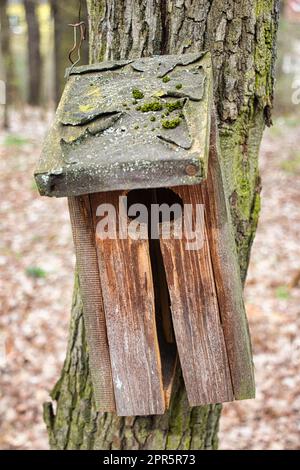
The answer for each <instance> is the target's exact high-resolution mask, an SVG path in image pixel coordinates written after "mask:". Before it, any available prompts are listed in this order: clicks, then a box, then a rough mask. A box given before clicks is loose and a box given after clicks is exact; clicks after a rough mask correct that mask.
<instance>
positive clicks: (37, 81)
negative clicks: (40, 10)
mask: <svg viewBox="0 0 300 470" xmlns="http://www.w3.org/2000/svg"><path fill="white" fill-rule="evenodd" d="M36 6H37V1H36V0H24V7H25V14H26V22H27V31H28V33H27V38H28V39H27V40H28V68H29V70H28V77H29V86H28V103H29V104H30V105H32V106H38V105H39V104H40V100H41V80H42V59H41V52H40V28H39V21H38V16H37V11H36Z"/></svg>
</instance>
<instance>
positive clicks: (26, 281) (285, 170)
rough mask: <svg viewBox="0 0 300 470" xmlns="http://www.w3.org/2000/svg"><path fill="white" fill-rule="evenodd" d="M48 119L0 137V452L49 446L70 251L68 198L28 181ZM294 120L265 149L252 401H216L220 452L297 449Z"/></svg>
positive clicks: (254, 285) (253, 287) (29, 120)
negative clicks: (45, 407) (47, 409)
mask: <svg viewBox="0 0 300 470" xmlns="http://www.w3.org/2000/svg"><path fill="white" fill-rule="evenodd" d="M49 118H50V116H48V115H46V114H44V115H43V116H41V114H40V112H37V111H36V112H35V111H33V110H25V111H23V113H22V115H19V116H18V117H17V116H15V119H14V120H13V125H12V128H11V130H10V132H7V133H2V134H1V136H0V194H1V199H0V270H1V283H0V302H1V304H0V305H1V307H0V429H1V431H0V449H46V448H48V441H47V435H46V431H45V426H44V423H43V419H42V404H43V402H45V401H47V400H49V392H50V390H51V389H52V387H53V386H54V384H55V381H56V380H57V378H58V376H59V373H60V369H61V367H62V363H63V360H64V355H65V350H66V342H67V336H68V323H69V315H70V306H71V296H72V271H73V267H74V255H73V249H72V241H71V232H70V226H69V219H68V213H67V205H66V200H63V199H61V200H59V199H55V200H52V199H47V198H40V197H39V196H38V194H37V190H36V187H35V184H34V180H33V177H32V173H33V168H34V165H35V163H36V161H37V158H38V156H39V153H40V150H41V142H42V140H43V136H44V132H45V129H46V127H47V125H48V121H49ZM299 135H300V120H299V118H298V119H296V118H293V117H290V118H277V119H276V120H275V126H274V127H273V128H272V129H270V130H267V131H266V134H265V138H264V142H263V147H262V151H261V161H260V166H261V174H262V178H263V192H262V196H263V203H262V211H261V217H260V223H259V227H258V232H257V236H256V239H255V242H254V247H253V252H252V259H251V264H250V269H249V276H248V282H247V286H246V292H245V298H246V304H247V311H248V317H249V321H250V328H251V334H252V340H253V350H254V362H255V369H256V381H257V398H256V400H251V401H245V402H236V403H229V404H226V405H225V406H224V411H223V417H222V420H221V429H220V448H221V449H235V450H237V449H300V282H299V281H300V257H299V254H300V143H299Z"/></svg>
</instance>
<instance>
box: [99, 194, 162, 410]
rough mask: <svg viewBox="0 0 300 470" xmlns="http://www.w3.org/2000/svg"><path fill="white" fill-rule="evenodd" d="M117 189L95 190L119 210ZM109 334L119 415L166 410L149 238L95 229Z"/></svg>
mask: <svg viewBox="0 0 300 470" xmlns="http://www.w3.org/2000/svg"><path fill="white" fill-rule="evenodd" d="M121 194H122V193H120V192H118V191H115V192H109V193H98V194H95V195H92V196H91V201H92V208H93V217H94V221H95V225H96V224H97V221H98V219H97V217H96V210H97V207H98V206H99V205H100V204H105V203H110V204H113V205H114V207H115V208H116V212H117V214H118V212H119V211H118V204H119V196H120V195H121ZM96 241H97V252H98V262H99V270H100V278H101V284H102V292H103V300H104V308H105V317H106V324H107V334H108V342H109V349H110V357H111V363H112V374H113V381H114V389H115V398H116V407H117V413H118V415H119V416H138V415H153V414H163V413H164V411H165V400H164V391H163V382H162V370H161V359H160V353H159V345H158V339H157V332H156V321H155V304H154V292H153V282H152V273H151V261H150V254H149V245H148V240H132V239H131V238H130V237H128V238H127V239H124V240H120V239H119V238H117V239H115V240H111V239H106V240H101V239H100V238H99V237H98V236H97V235H96Z"/></svg>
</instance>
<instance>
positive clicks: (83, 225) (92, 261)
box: [69, 196, 115, 412]
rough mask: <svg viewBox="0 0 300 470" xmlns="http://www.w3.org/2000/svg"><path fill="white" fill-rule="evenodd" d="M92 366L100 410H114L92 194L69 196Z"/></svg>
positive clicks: (95, 392) (96, 400) (95, 394)
mask: <svg viewBox="0 0 300 470" xmlns="http://www.w3.org/2000/svg"><path fill="white" fill-rule="evenodd" d="M69 211H70V217H71V224H72V231H73V238H74V244H75V252H76V259H77V269H78V274H79V282H80V293H81V297H82V302H83V311H84V323H85V328H86V333H87V340H88V345H89V359H90V370H91V377H92V382H93V388H94V397H95V402H96V407H97V410H98V411H103V412H104V411H115V400H114V389H113V383H112V373H111V364H110V356H109V350H108V341H107V334H106V324H105V316H104V309H103V302H102V295H101V285H100V276H99V268H98V260H97V253H96V246H95V230H94V225H93V219H92V213H91V207H90V200H89V196H77V197H72V198H69Z"/></svg>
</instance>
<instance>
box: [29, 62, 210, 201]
mask: <svg viewBox="0 0 300 470" xmlns="http://www.w3.org/2000/svg"><path fill="white" fill-rule="evenodd" d="M69 72H70V71H69ZM212 93H213V90H212V67H211V58H210V55H209V53H198V54H185V55H173V56H159V57H151V58H143V59H139V60H121V61H114V62H102V63H100V64H94V65H90V66H82V67H77V68H74V69H73V70H71V72H70V73H69V78H68V81H67V84H66V87H65V90H64V93H63V96H62V99H61V102H60V105H59V107H58V110H57V113H56V117H55V121H54V124H53V126H52V128H51V130H50V132H49V135H48V137H47V139H46V141H45V144H44V148H43V152H42V156H41V159H40V161H39V164H38V168H37V169H36V172H35V177H36V182H37V185H38V188H39V191H40V193H41V194H42V195H47V196H57V197H61V196H76V195H81V194H87V193H95V192H100V191H109V190H118V189H135V188H141V187H143V188H151V187H156V188H157V187H165V186H179V185H192V184H196V183H200V182H201V181H202V180H203V179H205V178H206V174H207V162H208V152H209V135H210V116H211V106H212Z"/></svg>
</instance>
